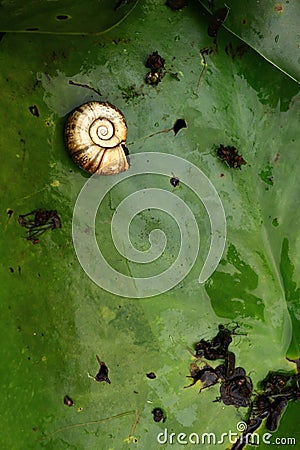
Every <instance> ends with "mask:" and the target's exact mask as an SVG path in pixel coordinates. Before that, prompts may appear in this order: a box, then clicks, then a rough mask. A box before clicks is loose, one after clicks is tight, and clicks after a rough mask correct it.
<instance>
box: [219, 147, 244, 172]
mask: <svg viewBox="0 0 300 450" xmlns="http://www.w3.org/2000/svg"><path fill="white" fill-rule="evenodd" d="M217 156H218V157H219V158H220V159H221V160H222V161H224V162H225V163H226V164H227V165H228V167H230V168H233V169H241V166H243V165H245V164H247V162H246V161H245V160H244V158H243V157H242V155H239V152H238V150H237V149H236V148H235V147H233V146H230V145H228V146H227V147H225V146H224V145H223V144H221V145H220V146H219V148H218V149H217Z"/></svg>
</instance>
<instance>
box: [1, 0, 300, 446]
mask: <svg viewBox="0 0 300 450" xmlns="http://www.w3.org/2000/svg"><path fill="white" fill-rule="evenodd" d="M158 18H159V27H158ZM158 28H159V31H158ZM0 45H1V54H0V58H1V73H0V77H1V78H0V86H1V92H2V101H1V108H2V110H3V113H2V117H3V120H2V121H1V124H0V139H1V141H0V145H1V149H2V153H1V154H2V170H1V187H2V192H3V195H2V196H1V205H2V206H1V211H2V218H1V227H2V231H3V237H4V239H2V240H1V244H0V245H1V254H2V255H3V258H2V262H1V266H0V277H1V294H2V296H1V306H0V308H1V315H0V317H1V327H0V336H1V339H2V342H3V345H2V346H1V350H0V351H1V361H2V365H1V368H0V378H1V391H2V392H1V393H2V417H1V421H2V429H3V432H2V446H3V448H15V449H23V448H24V445H25V446H26V449H29V450H30V449H36V448H47V449H70V448H74V449H85V448H116V449H123V448H124V449H131V448H160V447H162V446H163V445H162V444H160V443H159V442H158V440H157V439H158V437H159V438H160V441H163V440H164V439H165V436H166V439H167V443H166V444H164V446H165V447H166V448H169V447H170V448H174V449H175V448H181V447H182V444H181V443H179V442H178V435H179V433H185V435H186V436H187V439H190V436H192V438H191V439H196V436H195V434H194V435H192V434H191V433H196V434H197V436H199V439H200V443H201V439H202V438H203V445H202V448H207V449H208V448H211V444H209V443H208V436H207V435H205V434H204V433H214V436H215V439H216V444H215V446H216V447H217V448H220V449H224V448H226V447H228V446H229V445H230V442H229V437H228V436H225V437H224V441H223V442H221V441H220V439H221V435H222V433H229V432H230V430H231V432H233V433H236V432H237V424H238V422H240V421H241V418H244V417H245V414H246V412H247V408H240V409H239V410H238V411H237V410H236V408H234V407H233V406H225V405H224V404H222V403H220V402H214V400H215V399H216V397H218V396H219V395H220V391H219V385H216V386H212V387H211V388H209V389H205V390H204V391H203V392H201V394H199V393H198V391H199V387H198V386H197V384H196V386H194V387H190V388H188V389H184V387H185V386H186V385H187V384H190V379H189V378H187V376H188V375H189V365H190V363H191V362H192V361H194V359H193V357H192V356H191V354H190V352H189V351H188V349H189V350H190V351H192V350H193V345H194V344H195V342H196V341H198V340H199V339H200V338H206V339H209V338H211V337H213V336H214V335H215V334H216V332H217V328H218V324H219V323H229V322H238V324H239V325H240V331H241V334H240V335H239V336H234V337H233V343H232V344H231V350H232V351H233V352H234V353H235V355H236V363H237V365H239V366H242V367H244V368H245V370H246V372H247V374H249V375H250V376H251V379H252V381H253V385H254V388H255V389H256V388H257V386H258V382H259V381H260V380H262V379H263V378H264V377H265V375H266V374H267V372H268V371H269V370H294V371H295V368H294V365H293V364H292V363H291V362H288V361H287V360H286V356H289V357H290V358H294V357H298V356H299V354H298V352H299V346H298V344H299V342H300V336H299V283H300V280H299V273H300V271H299V258H298V248H299V233H298V230H299V225H300V223H299V221H300V215H299V211H298V209H297V207H296V205H297V201H298V198H299V194H300V192H299V183H297V177H298V172H297V167H298V165H299V151H298V150H299V144H300V142H299V141H300V137H299V112H300V109H299V107H300V103H299V98H300V96H299V86H298V84H297V83H295V82H294V81H293V80H291V78H290V77H288V76H286V75H285V74H283V73H282V71H278V70H277V69H276V68H275V67H274V66H273V65H271V64H269V63H268V62H267V61H266V60H265V59H263V58H262V57H261V56H260V55H259V54H258V53H257V52H255V51H254V50H252V49H251V48H249V47H247V46H246V47H245V44H244V43H243V42H241V41H240V40H238V39H237V38H236V37H235V36H232V34H231V33H229V32H227V31H225V30H224V31H222V33H220V34H219V35H218V38H217V46H216V45H215V44H214V45H212V42H211V38H210V37H209V36H208V35H207V17H206V16H202V15H201V14H199V5H198V3H196V4H193V5H190V6H189V7H187V8H185V9H183V10H181V11H172V10H171V9H170V8H168V7H167V6H166V5H165V1H159V2H158V1H157V0H155V1H154V0H147V1H145V2H140V3H139V4H138V6H137V7H136V8H135V9H134V11H132V13H131V15H130V18H128V19H127V20H125V21H124V22H122V24H120V25H119V26H118V27H116V28H114V29H113V30H111V31H109V32H108V33H106V34H105V35H103V36H102V38H101V45H99V41H98V39H97V38H96V37H92V36H89V37H88V36H85V37H83V36H63V37H60V36H47V37H46V36H42V35H39V36H32V35H31V36H29V35H20V34H19V35H18V34H6V35H5V36H4V37H3V38H2V40H1V43H0ZM241 46H242V48H241ZM74 49H76V52H75V51H74ZM203 49H207V50H206V51H205V52H203ZM229 49H230V50H229ZM200 50H202V53H201V52H200ZM154 51H158V53H159V54H160V55H161V56H162V57H163V58H164V59H165V70H166V73H165V75H164V77H163V78H162V81H161V82H159V83H158V85H157V86H151V85H148V84H146V83H145V76H146V74H147V72H148V71H149V68H146V67H145V62H146V60H147V57H148V55H149V54H150V53H152V52H154ZM203 56H204V57H205V60H203ZM204 63H205V64H204ZM202 69H203V71H202ZM201 71H202V75H201V77H200V74H201ZM199 77H200V81H199ZM70 81H71V82H73V84H72V83H71V84H70ZM84 86H85V87H84ZM91 88H92V89H91ZM100 94H101V95H100ZM89 100H103V101H109V102H110V103H112V104H114V105H116V106H117V107H118V108H119V109H120V110H121V111H122V112H123V113H124V115H125V117H126V122H127V125H128V139H127V146H128V148H129V151H130V154H131V155H132V158H133V160H134V155H135V154H137V153H144V152H152V153H156V152H163V153H166V154H167V155H170V156H171V155H175V156H177V157H181V158H184V159H185V160H187V161H189V162H190V163H193V164H194V165H195V166H197V167H199V168H200V169H201V170H202V171H203V173H204V174H205V175H206V176H207V177H208V178H209V180H210V181H211V183H212V184H213V185H214V186H215V189H216V191H217V192H218V194H219V196H220V199H221V201H222V204H223V206H224V210H225V215H226V222H227V241H226V247H225V250H224V253H223V255H222V259H221V261H220V264H219V266H218V268H217V270H216V271H215V272H214V274H213V275H212V276H211V277H210V278H209V279H208V280H207V282H206V283H204V284H199V282H198V278H199V274H200V272H201V269H202V267H203V262H204V260H205V257H206V255H207V252H208V250H209V247H210V230H211V228H210V220H209V217H208V215H207V211H206V209H205V207H204V206H203V204H202V203H201V201H200V200H199V198H198V197H197V196H196V195H195V193H194V192H191V190H190V189H189V186H188V183H182V182H180V184H179V186H178V187H176V188H174V186H173V185H171V183H170V178H171V177H174V176H175V177H176V175H177V174H176V172H175V173H173V172H174V169H173V167H170V168H169V175H168V176H162V175H155V174H154V175H151V174H149V175H143V176H142V177H140V176H136V177H134V179H133V180H130V181H128V182H125V181H124V183H121V184H119V185H118V186H115V187H114V188H113V189H112V190H111V192H110V193H109V194H108V195H107V196H106V197H105V198H104V201H103V204H101V207H100V208H99V211H98V214H97V220H96V236H97V240H98V243H99V246H101V247H102V249H103V254H105V256H106V258H107V259H108V260H109V262H110V264H111V265H112V266H113V267H114V268H115V269H116V270H120V271H122V272H123V273H125V274H129V275H130V274H132V273H133V274H134V275H135V276H147V274H148V272H147V268H145V266H144V265H138V264H136V263H134V262H130V261H127V260H126V258H124V257H122V256H121V255H120V254H119V253H117V252H116V250H115V248H114V243H113V241H112V237H111V229H110V223H111V219H112V217H113V214H114V212H115V210H116V209H117V207H118V205H119V203H120V201H121V200H122V199H123V198H124V196H125V197H126V196H128V195H129V194H130V193H132V192H135V191H136V190H138V189H141V188H149V187H153V186H154V187H156V188H161V189H163V190H164V191H167V192H170V193H173V194H174V195H176V196H178V197H180V198H181V199H182V200H183V201H184V202H185V203H186V204H187V205H188V206H189V207H190V209H191V211H192V212H193V214H194V216H195V218H196V221H197V224H198V227H199V234H200V250H199V256H198V258H197V260H196V262H195V265H194V266H193V267H192V268H191V271H190V272H189V274H188V275H187V276H186V278H184V279H183V280H182V281H181V282H180V283H179V284H178V285H176V286H175V287H174V288H173V289H171V290H169V291H168V292H165V293H163V294H161V295H158V296H156V297H152V298H144V299H130V298H125V296H124V297H120V296H117V295H114V294H112V293H110V292H107V291H105V290H104V289H101V288H100V287H99V286H98V285H97V284H95V283H93V282H92V281H91V280H90V278H89V277H88V276H87V275H86V273H85V272H84V270H83V268H82V267H81V266H80V264H79V262H78V260H77V257H76V253H75V250H74V247H73V241H72V215H73V210H74V205H75V202H76V199H77V197H78V195H79V193H80V191H81V189H82V187H83V186H84V185H85V183H86V181H87V180H88V179H89V175H88V174H86V173H85V172H83V171H82V170H81V169H79V168H78V167H77V166H75V165H74V163H73V162H72V160H71V158H70V157H69V155H68V153H67V151H66V148H65V145H64V141H63V129H64V124H65V120H66V117H67V114H68V113H69V112H70V111H71V110H72V109H73V108H74V107H76V106H78V105H79V104H82V103H85V102H87V101H89ZM177 119H184V120H185V123H186V125H187V126H186V128H183V129H181V130H180V131H179V132H178V133H177V134H176V135H175V134H174V131H173V127H174V123H175V122H176V120H177ZM167 130H169V131H167ZM156 132H159V133H156ZM220 144H223V145H225V146H228V145H229V146H235V147H236V148H237V149H238V151H239V154H241V155H242V156H243V158H244V159H245V161H246V162H247V164H246V165H243V166H242V167H241V169H234V168H230V167H228V166H227V165H226V164H225V163H224V162H223V161H221V160H219V159H218V157H217V154H216V149H217V148H218V146H219V145H220ZM270 180H271V181H272V183H270V182H269V181H270ZM144 206H145V207H147V205H144ZM38 208H45V209H47V210H57V213H58V215H59V217H60V218H61V221H62V228H61V229H54V230H49V231H47V232H46V233H45V234H43V235H42V236H41V237H40V240H39V243H37V244H36V245H33V244H32V243H31V242H30V241H28V240H26V239H25V238H26V236H27V235H26V230H25V228H23V227H21V226H20V224H19V223H18V220H17V218H18V216H19V214H26V213H29V212H30V211H33V210H36V209H38ZM125 226H127V224H124V229H125ZM157 226H159V227H160V228H161V229H163V230H165V231H166V233H167V238H168V245H167V247H166V249H165V253H164V255H163V258H162V261H161V262H159V261H158V262H157V265H154V264H152V266H151V267H150V269H149V272H150V275H153V271H154V272H155V270H162V269H164V268H165V267H166V266H167V264H168V263H169V262H170V263H171V262H174V260H175V258H176V254H177V253H178V251H179V249H180V230H178V226H177V225H176V220H174V219H172V218H171V217H170V216H169V215H167V214H165V215H164V214H163V211H158V212H157V211H155V209H153V210H151V214H150V212H148V211H147V210H145V211H143V212H142V213H141V214H139V215H138V216H137V217H136V218H135V220H134V221H133V222H132V225H131V229H130V235H131V237H132V241H133V243H134V244H135V245H136V246H137V248H138V249H139V250H143V249H147V248H148V247H149V241H148V239H147V238H148V233H150V232H151V231H152V230H154V229H155V228H157ZM88 232H89V230H87V233H88ZM120 232H122V230H120ZM195 244H196V243H195ZM183 245H184V243H183ZM99 274H100V275H99V276H100V278H101V267H99ZM96 354H97V355H99V357H100V359H101V360H102V361H103V362H105V364H106V365H107V367H108V369H109V377H110V380H111V384H107V383H97V382H96V381H94V380H93V379H92V378H90V377H89V376H88V373H89V374H90V375H92V376H94V375H96V374H97V372H98V370H99V363H98V361H97V359H96ZM152 371H153V372H154V373H155V374H156V378H155V379H150V378H148V377H147V376H146V374H147V373H149V372H152ZM65 395H68V396H69V397H70V398H72V400H73V401H74V405H73V406H72V407H68V406H66V405H65V404H64V401H63V399H64V396H65ZM156 407H160V408H162V409H163V410H164V412H165V415H166V421H165V422H155V421H154V420H153V414H152V411H153V409H154V408H156ZM298 414H299V403H298V402H294V403H293V402H292V403H291V404H289V405H288V408H287V410H286V412H285V414H284V416H283V418H282V420H281V423H280V427H279V429H278V431H277V432H276V433H274V434H273V435H272V441H273V442H274V439H275V437H282V436H286V437H287V436H290V437H293V436H294V437H295V438H296V439H299V438H300V436H299V429H298V428H299V427H298V420H297V417H298ZM165 430H166V431H165ZM264 431H265V430H264V429H262V430H261V431H260V436H261V434H262V433H263V432H264ZM159 433H163V434H162V435H160V436H158V435H159ZM171 433H175V436H174V435H173V436H171V437H170V434H171ZM203 436H204V437H203ZM170 439H171V440H172V442H173V443H172V442H171V441H170ZM180 439H184V437H183V436H181V437H179V440H180ZM211 439H213V436H211ZM24 443H25V444H24ZM186 447H187V448H189V447H190V448H192V447H194V445H193V444H192V443H190V444H187V445H186ZM267 447H269V446H268V444H264V443H261V448H267Z"/></svg>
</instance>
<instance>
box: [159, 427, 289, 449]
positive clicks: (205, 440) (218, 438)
mask: <svg viewBox="0 0 300 450" xmlns="http://www.w3.org/2000/svg"><path fill="white" fill-rule="evenodd" d="M247 426H248V425H247V424H246V422H243V421H241V422H238V423H237V426H236V429H237V431H232V430H229V431H227V432H226V433H221V434H220V435H217V434H216V433H202V434H199V433H190V434H186V433H174V432H169V430H168V429H167V428H165V429H164V431H162V432H160V433H158V435H157V438H156V440H157V442H158V443H159V444H161V445H164V444H171V445H172V444H179V445H187V444H194V445H218V444H235V443H237V444H238V443H239V441H240V442H241V443H242V442H243V443H244V445H246V444H247V445H254V446H258V445H260V444H266V445H278V446H280V445H291V446H292V445H296V438H295V437H290V436H289V437H273V435H272V434H271V433H263V434H262V435H259V434H258V433H251V434H250V433H249V434H248V435H246V436H245V435H241V433H244V432H245V431H246V430H247Z"/></svg>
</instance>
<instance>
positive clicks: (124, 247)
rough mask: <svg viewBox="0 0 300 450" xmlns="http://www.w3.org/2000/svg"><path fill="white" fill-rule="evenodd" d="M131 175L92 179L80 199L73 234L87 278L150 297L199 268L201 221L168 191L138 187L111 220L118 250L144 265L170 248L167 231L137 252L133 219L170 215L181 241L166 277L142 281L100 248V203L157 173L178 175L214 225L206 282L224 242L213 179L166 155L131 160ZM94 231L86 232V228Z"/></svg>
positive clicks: (202, 277) (203, 273) (222, 216)
mask: <svg viewBox="0 0 300 450" xmlns="http://www.w3.org/2000/svg"><path fill="white" fill-rule="evenodd" d="M130 162H131V165H130V168H129V170H128V171H126V172H123V173H120V174H118V175H117V176H98V175H93V176H92V177H91V178H89V180H88V181H87V182H86V183H85V185H84V186H83V188H82V190H81V192H80V193H79V195H78V198H77V201H76V204H75V208H74V213H73V222H72V235H73V243H74V248H75V251H76V254H77V258H78V260H79V262H80V264H81V266H82V268H83V270H84V271H85V272H86V274H87V275H88V276H89V277H90V279H91V280H93V281H94V282H95V283H96V284H97V285H98V286H100V287H101V288H103V289H105V290H106V291H108V292H111V293H113V294H115V295H119V296H122V297H130V298H146V297H152V296H155V295H159V294H162V293H163V292H167V291H169V290H170V289H172V288H173V287H175V286H176V285H177V284H178V283H180V282H181V281H182V280H183V279H184V278H185V277H186V276H187V275H188V273H189V272H190V270H191V269H192V267H193V266H194V264H195V261H196V259H197V256H198V252H199V242H200V235H199V229H198V225H197V221H196V219H195V217H194V214H193V212H192V211H191V209H190V207H189V206H188V205H187V204H186V203H185V202H184V201H183V200H182V199H181V198H180V197H179V196H178V195H176V194H175V193H174V192H171V191H170V190H167V189H157V188H155V186H154V187H151V188H148V189H139V190H136V191H135V192H133V193H131V194H130V195H128V196H127V197H126V198H125V199H124V200H122V201H121V202H120V204H119V205H118V206H117V207H116V209H115V212H114V215H113V218H112V221H111V237H112V240H113V243H114V246H115V248H116V250H117V251H118V252H119V254H120V255H122V256H123V257H124V258H125V259H126V260H128V261H130V262H134V263H138V264H146V263H150V262H153V261H155V260H156V259H157V258H159V257H160V256H161V255H162V253H163V251H164V249H165V246H166V236H165V233H164V231H163V230H160V229H155V230H152V231H151V233H150V234H149V237H148V239H149V243H150V248H149V249H148V250H147V251H140V250H137V249H136V248H135V247H134V246H133V245H132V242H131V240H130V236H129V228H130V223H131V221H132V220H133V219H134V218H135V217H136V216H137V215H138V214H139V213H141V212H142V211H145V210H146V209H157V210H160V211H163V212H165V213H166V214H168V215H169V216H171V217H172V218H173V219H174V220H175V222H176V223H177V225H178V228H179V230H180V236H181V242H180V249H179V252H178V255H177V258H176V260H175V261H174V262H173V263H172V264H171V265H170V267H168V268H167V269H166V270H164V271H163V272H162V273H160V274H158V275H155V276H149V277H148V278H147V277H143V278H138V277H130V276H127V275H125V274H123V273H121V272H118V271H117V270H115V269H114V268H113V267H112V266H111V265H110V264H109V263H108V262H107V261H106V259H105V258H104V256H103V254H102V252H101V250H100V249H99V246H98V243H97V240H96V235H95V228H96V225H95V222H96V215H97V211H98V209H99V208H100V205H101V202H102V200H103V199H104V197H105V196H106V194H108V193H109V192H110V190H111V189H112V188H113V187H115V186H117V185H118V183H120V182H121V181H123V180H126V179H129V178H130V177H135V176H143V175H145V174H155V175H163V176H167V177H170V175H171V173H170V172H173V173H176V177H178V179H180V183H183V184H184V185H186V186H187V187H188V188H189V189H191V190H192V191H193V192H194V194H196V196H197V197H198V199H199V201H201V202H202V204H203V205H204V207H205V210H206V213H207V215H208V217H209V221H210V234H209V236H201V238H203V239H207V240H209V241H210V247H209V250H208V254H207V255H206V258H205V262H204V265H203V267H202V270H201V272H200V273H199V279H198V280H199V283H204V282H205V281H206V280H207V279H208V278H209V277H210V276H211V275H212V274H213V272H214V271H215V269H216V268H217V266H218V264H219V262H220V259H221V257H222V254H223V250H224V247H225V241H226V218H225V212H224V208H223V205H222V202H221V199H220V197H219V195H218V193H217V191H216V189H215V187H214V186H213V184H212V183H211V181H210V180H209V178H208V177H207V176H206V175H205V174H204V173H203V172H202V171H201V170H200V169H199V168H198V167H197V166H195V165H194V164H192V163H191V162H189V161H187V160H185V159H183V158H180V157H178V156H174V155H169V154H166V153H156V152H155V153H149V152H148V153H138V154H133V155H131V157H130ZM87 229H88V230H92V233H87V232H86V230H87Z"/></svg>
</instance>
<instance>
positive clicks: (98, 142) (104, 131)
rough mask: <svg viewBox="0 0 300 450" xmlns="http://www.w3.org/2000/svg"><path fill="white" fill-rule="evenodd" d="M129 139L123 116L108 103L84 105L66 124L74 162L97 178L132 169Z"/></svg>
mask: <svg viewBox="0 0 300 450" xmlns="http://www.w3.org/2000/svg"><path fill="white" fill-rule="evenodd" d="M126 137H127V126H126V121H125V118H124V116H123V114H122V113H121V111H119V109H118V108H116V107H115V106H113V105H111V104H110V103H107V102H89V103H85V104H83V105H81V106H79V107H78V108H76V109H75V110H74V111H73V112H72V113H71V114H70V116H69V117H68V119H67V122H66V127H65V142H66V146H67V149H68V150H69V152H70V154H71V156H72V159H73V161H74V162H75V163H76V164H77V165H78V166H79V167H81V168H82V169H84V170H86V171H87V172H90V173H96V174H97V175H115V174H117V173H119V172H123V171H125V170H127V169H128V168H129V164H128V161H127V158H126V155H125V152H124V147H125V144H126ZM125 148H126V147H125Z"/></svg>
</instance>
